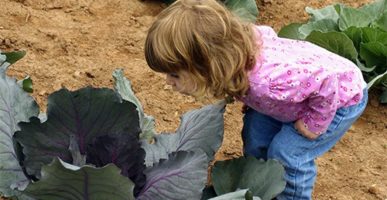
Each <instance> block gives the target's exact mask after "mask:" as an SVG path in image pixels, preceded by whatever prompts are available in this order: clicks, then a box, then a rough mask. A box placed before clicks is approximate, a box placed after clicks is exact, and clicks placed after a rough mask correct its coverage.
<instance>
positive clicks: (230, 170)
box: [212, 157, 286, 200]
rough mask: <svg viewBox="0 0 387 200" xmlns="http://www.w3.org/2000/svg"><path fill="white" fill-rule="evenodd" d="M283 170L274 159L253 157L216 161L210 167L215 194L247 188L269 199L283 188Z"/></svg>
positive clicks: (264, 199) (263, 199)
mask: <svg viewBox="0 0 387 200" xmlns="http://www.w3.org/2000/svg"><path fill="white" fill-rule="evenodd" d="M284 175H285V170H284V168H283V166H282V165H281V164H280V163H279V162H278V161H275V160H268V161H263V160H257V159H256V158H254V157H247V158H245V157H241V158H238V159H233V160H227V161H218V162H216V163H215V165H214V167H213V169H212V181H213V185H214V188H215V191H216V194H218V195H222V194H226V193H229V192H234V191H236V190H237V189H239V188H245V189H249V190H250V191H251V192H252V193H253V195H254V196H258V197H260V198H262V200H270V199H272V198H274V197H276V196H277V195H278V194H279V193H281V192H282V191H283V190H284V189H285V185H286V182H285V180H284Z"/></svg>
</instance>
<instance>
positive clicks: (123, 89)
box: [113, 69, 157, 143]
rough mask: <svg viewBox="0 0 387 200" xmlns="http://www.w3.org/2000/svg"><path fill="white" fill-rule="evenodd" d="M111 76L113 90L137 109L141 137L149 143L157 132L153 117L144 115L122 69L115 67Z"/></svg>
mask: <svg viewBox="0 0 387 200" xmlns="http://www.w3.org/2000/svg"><path fill="white" fill-rule="evenodd" d="M113 78H114V80H115V86H114V88H115V90H116V91H117V92H118V93H119V94H120V95H121V97H122V98H123V99H124V100H126V101H129V102H132V103H133V104H134V105H136V109H137V111H138V116H139V121H140V128H141V134H140V138H141V139H146V140H148V142H149V143H151V142H152V141H153V138H154V136H155V135H156V134H157V133H156V130H155V119H154V118H153V117H152V116H149V115H146V114H145V113H144V109H143V108H142V105H141V102H140V100H138V98H137V97H136V95H135V94H134V92H133V90H132V85H131V83H130V81H129V80H128V79H127V78H125V76H124V72H123V70H122V69H116V70H114V72H113Z"/></svg>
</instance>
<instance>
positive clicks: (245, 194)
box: [208, 189, 261, 200]
mask: <svg viewBox="0 0 387 200" xmlns="http://www.w3.org/2000/svg"><path fill="white" fill-rule="evenodd" d="M250 195H251V192H250V191H249V190H247V189H244V190H237V191H235V192H230V193H226V194H223V195H220V196H218V197H214V198H211V199H208V200H230V199H232V200H261V198H259V197H255V196H254V197H253V196H250Z"/></svg>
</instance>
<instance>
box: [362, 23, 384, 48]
mask: <svg viewBox="0 0 387 200" xmlns="http://www.w3.org/2000/svg"><path fill="white" fill-rule="evenodd" d="M362 32H363V37H362V42H363V43H368V42H378V43H381V44H383V45H385V46H387V32H384V31H381V30H378V29H375V28H369V27H366V28H362Z"/></svg>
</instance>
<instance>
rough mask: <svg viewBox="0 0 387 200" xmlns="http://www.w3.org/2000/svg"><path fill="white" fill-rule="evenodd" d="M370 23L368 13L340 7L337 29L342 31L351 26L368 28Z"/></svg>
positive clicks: (370, 18) (370, 19)
mask: <svg viewBox="0 0 387 200" xmlns="http://www.w3.org/2000/svg"><path fill="white" fill-rule="evenodd" d="M372 21H373V20H372V17H371V16H370V15H369V14H368V13H365V12H363V11H361V10H357V9H355V8H351V7H347V6H344V5H341V7H340V18H339V28H340V30H342V31H345V30H346V29H348V28H349V27H351V26H354V27H358V28H360V27H368V25H369V24H370V23H371V22H372Z"/></svg>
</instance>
